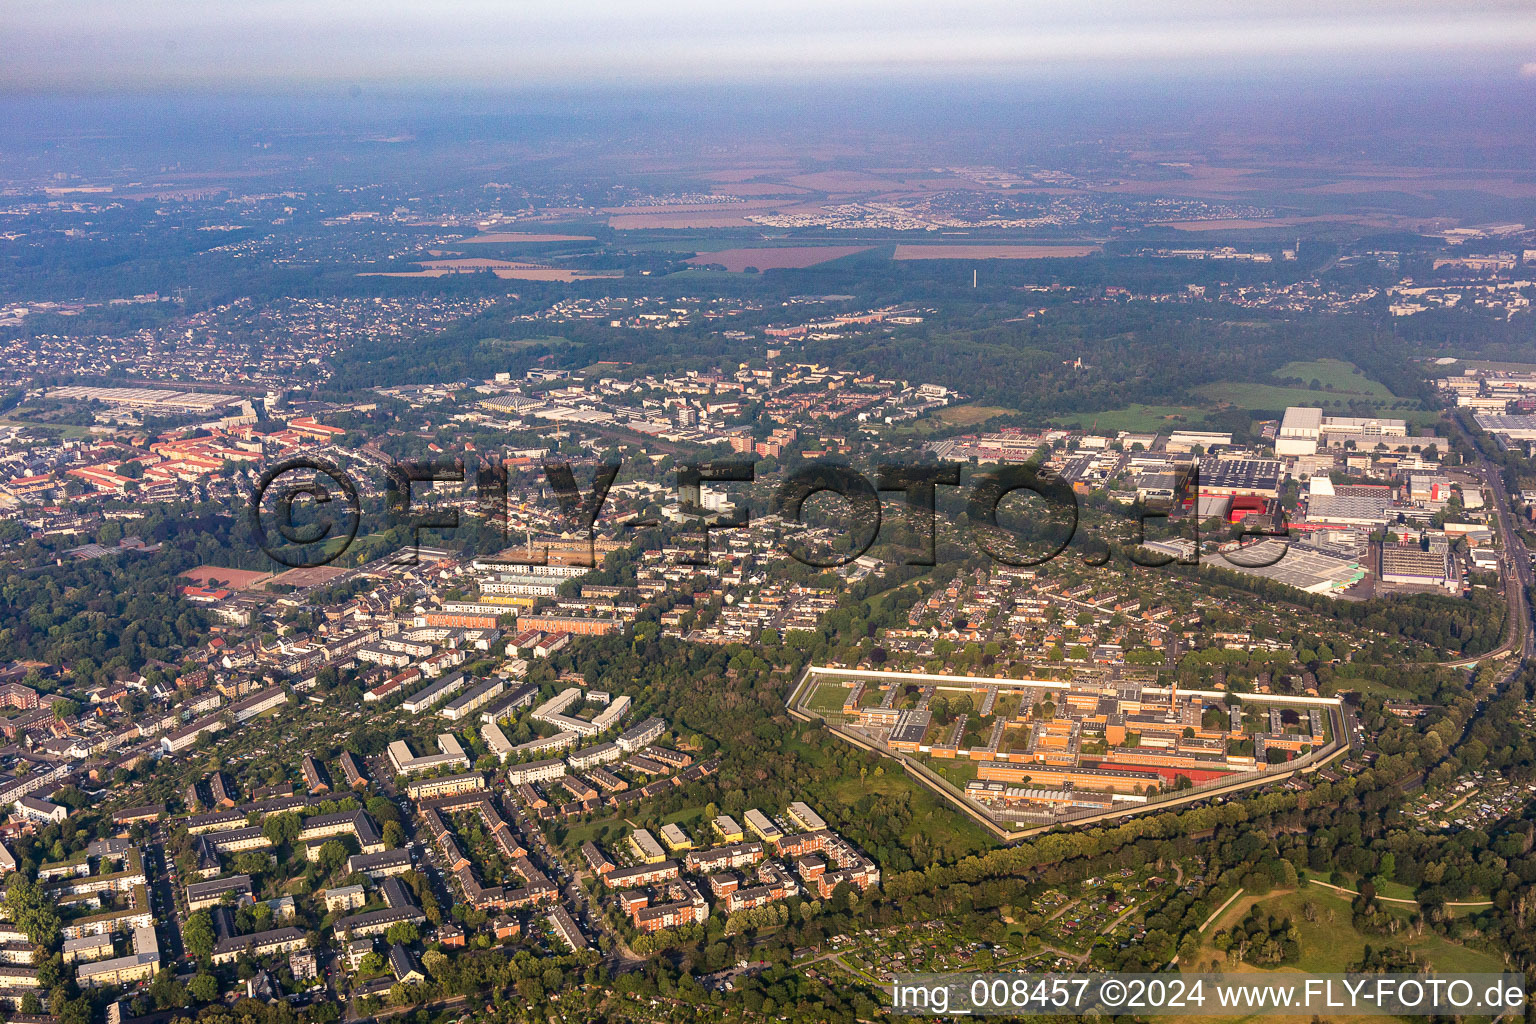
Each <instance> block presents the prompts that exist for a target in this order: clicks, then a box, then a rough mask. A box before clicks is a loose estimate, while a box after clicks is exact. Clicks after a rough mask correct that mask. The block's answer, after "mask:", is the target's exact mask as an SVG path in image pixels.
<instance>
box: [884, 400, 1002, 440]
mask: <svg viewBox="0 0 1536 1024" xmlns="http://www.w3.org/2000/svg"><path fill="white" fill-rule="evenodd" d="M1016 412H1018V410H1017V409H1008V408H1005V407H1003V406H1001V405H980V404H976V403H967V404H966V405H953V406H949V407H948V408H945V409H937V410H935V411H934V412H932V413H930V414H929V415H927V416H925V417H923V418H921V419H916V420H907V421H906V422H903V423H895V424H892V425H891V426H890V427H887V428H886V429H885V431H884V436H885V437H887V438H913V437H928V436H929V435H931V434H945V433H949V432H950V431H953V430H963V429H966V428H968V427H974V426H976V425H977V424H979V423H984V422H986V421H987V420H989V419H991V418H992V417H994V416H1010V415H1012V414H1014V413H1016Z"/></svg>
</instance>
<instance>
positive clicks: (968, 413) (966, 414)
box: [933, 402, 1018, 427]
mask: <svg viewBox="0 0 1536 1024" xmlns="http://www.w3.org/2000/svg"><path fill="white" fill-rule="evenodd" d="M1016 412H1018V410H1017V409H1007V408H1004V407H1003V406H1001V405H979V404H977V403H974V402H972V403H968V404H966V405H952V406H949V407H948V408H946V409H940V410H938V411H937V412H935V413H934V414H933V418H934V419H936V420H942V421H943V422H944V423H945V424H946V425H947V426H951V427H973V426H975V425H976V424H978V423H985V422H986V421H987V420H989V419H991V418H992V417H994V416H1011V415H1013V414H1014V413H1016Z"/></svg>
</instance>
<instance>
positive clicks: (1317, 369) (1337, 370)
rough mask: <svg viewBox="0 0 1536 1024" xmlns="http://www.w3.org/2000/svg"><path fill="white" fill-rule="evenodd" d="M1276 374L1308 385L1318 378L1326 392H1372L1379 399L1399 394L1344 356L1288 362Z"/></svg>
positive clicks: (1361, 393) (1359, 393) (1363, 393)
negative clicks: (1347, 360) (1373, 378)
mask: <svg viewBox="0 0 1536 1024" xmlns="http://www.w3.org/2000/svg"><path fill="white" fill-rule="evenodd" d="M1274 376H1275V377H1276V378H1278V379H1280V380H1285V379H1287V378H1291V377H1295V378H1297V379H1299V380H1302V381H1305V382H1306V383H1307V384H1310V383H1311V382H1312V381H1314V380H1315V381H1317V382H1318V383H1319V384H1321V385H1322V387H1323V390H1324V391H1329V390H1332V391H1336V392H1344V393H1347V394H1358V395H1370V396H1372V397H1375V398H1393V397H1395V396H1394V395H1393V394H1392V392H1390V391H1388V390H1387V389H1386V386H1385V385H1383V384H1381V383H1379V382H1377V381H1374V380H1372V379H1371V378H1369V377H1367V376H1366V375H1365V373H1364V371H1362V370H1361V369H1360V368H1359V367H1358V366H1356V365H1355V364H1354V363H1349V362H1345V361H1344V360H1342V359H1309V360H1305V361H1302V362H1294V363H1286V364H1285V365H1284V366H1282V367H1280V369H1278V370H1276V371H1275V373H1274ZM1303 386H1305V385H1303ZM1314 393H1315V392H1314Z"/></svg>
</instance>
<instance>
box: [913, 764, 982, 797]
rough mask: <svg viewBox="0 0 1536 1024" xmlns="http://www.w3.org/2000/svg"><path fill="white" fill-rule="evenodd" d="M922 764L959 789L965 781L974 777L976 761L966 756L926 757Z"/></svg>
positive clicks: (962, 787)
mask: <svg viewBox="0 0 1536 1024" xmlns="http://www.w3.org/2000/svg"><path fill="white" fill-rule="evenodd" d="M923 764H925V765H927V766H928V767H929V768H930V769H932V770H933V771H934V772H936V773H937V774H939V775H942V776H944V778H946V779H948V780H949V781H950V782H952V783H954V785H955V786H956V787H957V788H959V789H964V788H965V784H966V783H968V782H970V781H971V780H973V779H975V778H976V762H975V761H972V760H971V759H970V758H968V757H967V758H959V757H926V758H924V759H923Z"/></svg>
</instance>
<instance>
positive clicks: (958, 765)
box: [923, 726, 977, 789]
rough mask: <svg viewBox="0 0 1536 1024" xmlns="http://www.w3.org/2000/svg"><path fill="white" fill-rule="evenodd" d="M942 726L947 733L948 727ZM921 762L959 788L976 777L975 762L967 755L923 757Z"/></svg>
mask: <svg viewBox="0 0 1536 1024" xmlns="http://www.w3.org/2000/svg"><path fill="white" fill-rule="evenodd" d="M944 728H945V730H946V734H947V731H948V729H949V727H948V726H945V727H944ZM923 763H924V764H925V765H927V766H928V767H929V768H931V769H933V770H934V771H935V772H937V773H938V774H940V775H942V776H944V777H945V778H946V779H948V780H949V781H950V782H953V783H954V784H955V785H956V786H958V787H959V788H960V789H964V788H965V784H966V783H967V782H970V781H971V780H972V779H974V778H976V764H977V762H975V761H972V760H971V759H970V758H968V757H966V758H960V757H929V758H924V759H923Z"/></svg>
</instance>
